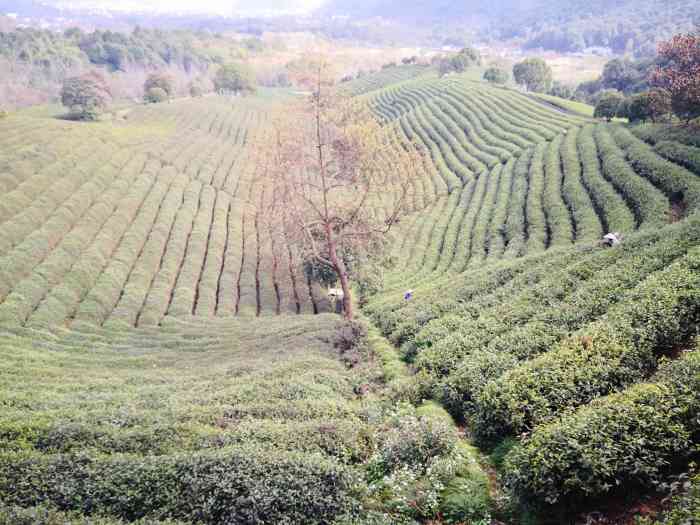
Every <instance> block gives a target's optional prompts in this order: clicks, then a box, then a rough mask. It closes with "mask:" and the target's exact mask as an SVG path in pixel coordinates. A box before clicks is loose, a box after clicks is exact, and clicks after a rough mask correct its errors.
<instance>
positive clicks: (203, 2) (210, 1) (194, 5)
mask: <svg viewBox="0 0 700 525" xmlns="http://www.w3.org/2000/svg"><path fill="white" fill-rule="evenodd" d="M61 3H64V4H70V3H79V4H90V5H93V6H95V5H100V6H104V7H106V8H112V9H119V10H132V9H135V8H136V9H138V8H140V9H143V8H147V9H155V10H158V11H163V12H173V11H196V12H215V13H223V14H227V15H230V14H234V13H236V12H239V13H240V12H260V11H264V10H269V11H271V10H280V11H299V10H311V9H314V8H316V7H318V6H320V5H321V4H322V3H323V0H126V1H123V0H87V1H86V0H78V1H77V2H75V1H74V2H71V0H63V1H62V2H61Z"/></svg>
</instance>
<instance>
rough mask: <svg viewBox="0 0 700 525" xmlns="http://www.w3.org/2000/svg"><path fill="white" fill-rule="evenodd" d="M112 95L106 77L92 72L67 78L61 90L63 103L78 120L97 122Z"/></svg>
mask: <svg viewBox="0 0 700 525" xmlns="http://www.w3.org/2000/svg"><path fill="white" fill-rule="evenodd" d="M110 100H112V93H111V92H110V89H109V86H108V85H107V82H106V81H105V79H104V77H103V76H102V75H100V74H99V73H96V72H92V73H87V74H85V75H81V76H79V77H72V78H67V79H66V80H65V81H64V82H63V87H62V88H61V103H62V104H63V105H64V106H65V107H67V108H68V109H69V111H70V115H71V116H72V117H73V118H75V119H78V120H97V119H98V118H99V116H100V114H101V113H102V112H103V111H104V110H105V108H106V107H107V105H108V104H109V102H110Z"/></svg>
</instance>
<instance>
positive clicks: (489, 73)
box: [484, 67, 510, 84]
mask: <svg viewBox="0 0 700 525" xmlns="http://www.w3.org/2000/svg"><path fill="white" fill-rule="evenodd" d="M509 79H510V75H508V72H507V71H504V70H503V69H501V68H498V67H490V68H488V69H487V70H486V72H485V73H484V80H486V82H488V83H489V84H505V83H506V82H508V80H509Z"/></svg>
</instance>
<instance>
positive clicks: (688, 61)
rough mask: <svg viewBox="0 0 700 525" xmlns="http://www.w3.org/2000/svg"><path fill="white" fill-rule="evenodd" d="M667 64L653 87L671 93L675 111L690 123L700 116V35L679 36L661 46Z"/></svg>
mask: <svg viewBox="0 0 700 525" xmlns="http://www.w3.org/2000/svg"><path fill="white" fill-rule="evenodd" d="M659 55H660V56H661V57H662V58H663V59H664V61H665V64H664V65H662V66H659V67H657V68H656V70H655V71H654V73H653V75H652V84H653V85H654V86H656V87H658V88H660V89H663V90H665V91H666V92H668V94H669V96H670V99H671V107H672V109H673V112H674V113H675V114H676V115H677V116H678V117H679V118H681V119H683V120H686V121H689V120H692V119H695V118H698V117H700V35H698V34H695V35H692V34H688V35H677V36H675V37H673V38H672V39H671V40H670V41H668V42H664V43H662V44H661V45H660V46H659Z"/></svg>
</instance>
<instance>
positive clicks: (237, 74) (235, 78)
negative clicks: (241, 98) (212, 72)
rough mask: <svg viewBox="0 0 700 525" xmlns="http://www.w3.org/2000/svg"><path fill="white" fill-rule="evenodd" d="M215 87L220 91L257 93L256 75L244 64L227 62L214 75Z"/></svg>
mask: <svg viewBox="0 0 700 525" xmlns="http://www.w3.org/2000/svg"><path fill="white" fill-rule="evenodd" d="M214 87H215V88H216V90H217V91H219V92H222V91H223V92H233V93H242V94H248V93H255V91H256V90H257V87H256V85H255V75H254V74H253V72H252V71H251V70H250V69H249V68H248V67H246V66H244V65H242V64H225V65H223V66H221V68H219V70H218V71H217V72H216V76H215V77H214Z"/></svg>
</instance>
